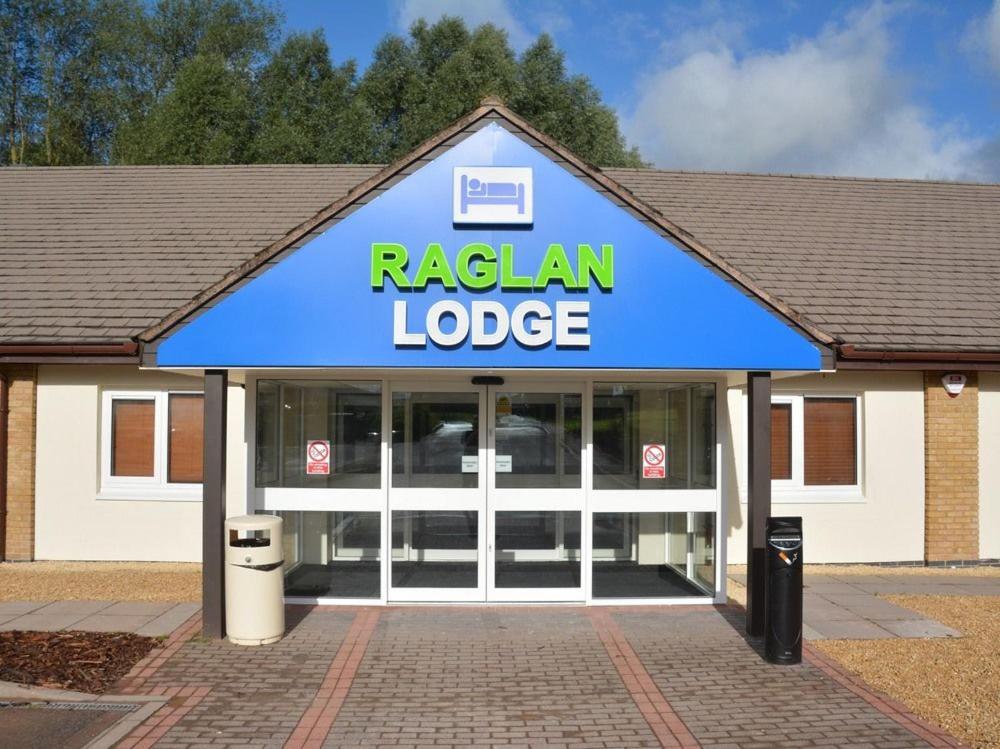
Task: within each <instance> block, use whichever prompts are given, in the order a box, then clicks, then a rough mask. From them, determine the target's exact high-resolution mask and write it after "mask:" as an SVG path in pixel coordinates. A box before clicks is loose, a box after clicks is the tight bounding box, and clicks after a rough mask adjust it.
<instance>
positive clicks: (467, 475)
mask: <svg viewBox="0 0 1000 749" xmlns="http://www.w3.org/2000/svg"><path fill="white" fill-rule="evenodd" d="M392 485H393V486H394V487H397V488H400V487H411V488H417V487H423V488H438V489H447V488H466V489H473V488H476V487H477V486H479V394H478V393H407V392H397V393H393V394H392Z"/></svg>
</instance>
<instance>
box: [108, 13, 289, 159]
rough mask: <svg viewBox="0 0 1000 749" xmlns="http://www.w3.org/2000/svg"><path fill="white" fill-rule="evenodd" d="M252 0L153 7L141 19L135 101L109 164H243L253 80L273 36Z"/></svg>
mask: <svg viewBox="0 0 1000 749" xmlns="http://www.w3.org/2000/svg"><path fill="white" fill-rule="evenodd" d="M278 21H279V19H278V16H277V14H276V13H275V12H274V11H273V10H271V9H270V7H269V6H267V5H264V4H262V3H259V2H256V0H159V2H157V3H156V5H155V6H152V7H151V8H150V9H149V10H148V11H147V12H146V13H145V14H140V24H141V29H142V32H141V35H142V41H143V45H144V52H143V53H142V54H141V55H139V56H138V58H137V59H138V67H139V71H140V72H139V77H140V78H141V81H142V85H141V89H142V91H141V93H140V94H138V95H137V96H136V101H137V104H136V106H135V107H134V108H133V111H132V112H131V113H130V114H129V116H128V117H127V118H124V119H123V120H122V121H121V122H119V125H118V128H117V132H116V135H115V138H114V144H113V152H112V160H113V161H116V162H119V163H126V164H145V163H164V164H187V163H190V164H198V163H209V164H220V163H246V162H248V161H250V160H251V159H252V155H253V144H252V141H253V135H254V132H255V129H256V121H255V110H254V107H253V106H252V101H253V99H254V98H255V95H256V90H255V85H256V76H257V75H258V72H259V70H260V68H261V66H262V65H264V64H265V62H266V61H267V60H268V59H269V56H270V50H271V48H272V45H273V43H274V41H275V39H276V38H277V36H278Z"/></svg>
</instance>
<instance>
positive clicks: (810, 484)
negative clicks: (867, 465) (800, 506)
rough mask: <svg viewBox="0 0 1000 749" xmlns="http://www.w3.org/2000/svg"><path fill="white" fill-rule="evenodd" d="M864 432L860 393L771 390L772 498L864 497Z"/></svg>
mask: <svg viewBox="0 0 1000 749" xmlns="http://www.w3.org/2000/svg"><path fill="white" fill-rule="evenodd" d="M861 435H862V429H861V398H860V396H858V395H856V394H855V395H846V394H835V395H834V394H827V393H815V394H810V393H795V394H790V393H776V394H774V395H772V397H771V487H772V500H773V501H774V502H775V503H779V504H780V503H794V502H859V501H863V500H864V495H863V492H862V466H863V461H862V447H863V445H862V438H861Z"/></svg>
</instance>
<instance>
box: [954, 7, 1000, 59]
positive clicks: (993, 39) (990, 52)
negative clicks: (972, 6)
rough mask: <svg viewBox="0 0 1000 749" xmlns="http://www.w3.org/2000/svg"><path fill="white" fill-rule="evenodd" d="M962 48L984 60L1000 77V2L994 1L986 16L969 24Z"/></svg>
mask: <svg viewBox="0 0 1000 749" xmlns="http://www.w3.org/2000/svg"><path fill="white" fill-rule="evenodd" d="M962 46H963V47H964V48H965V50H966V52H969V53H971V54H972V56H973V57H981V58H984V59H985V60H986V62H987V63H988V64H989V66H990V69H991V70H992V71H993V72H994V73H996V74H997V75H1000V0H994V2H993V7H992V8H990V11H989V13H987V14H986V15H985V16H982V17H979V18H974V19H973V20H972V21H971V22H970V23H969V27H968V29H966V32H965V38H964V39H963V40H962Z"/></svg>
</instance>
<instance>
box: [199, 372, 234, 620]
mask: <svg viewBox="0 0 1000 749" xmlns="http://www.w3.org/2000/svg"><path fill="white" fill-rule="evenodd" d="M228 380H229V376H228V373H227V372H226V370H224V369H209V370H206V371H205V444H204V448H205V463H204V476H203V481H204V483H203V485H202V503H201V532H202V538H201V549H202V562H201V606H202V610H201V616H202V632H203V634H204V635H205V637H215V638H222V637H225V636H226V618H225V617H226V590H225V578H224V576H223V556H224V553H225V547H224V544H223V532H224V527H225V520H226V391H227V389H228V384H229V382H228Z"/></svg>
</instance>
